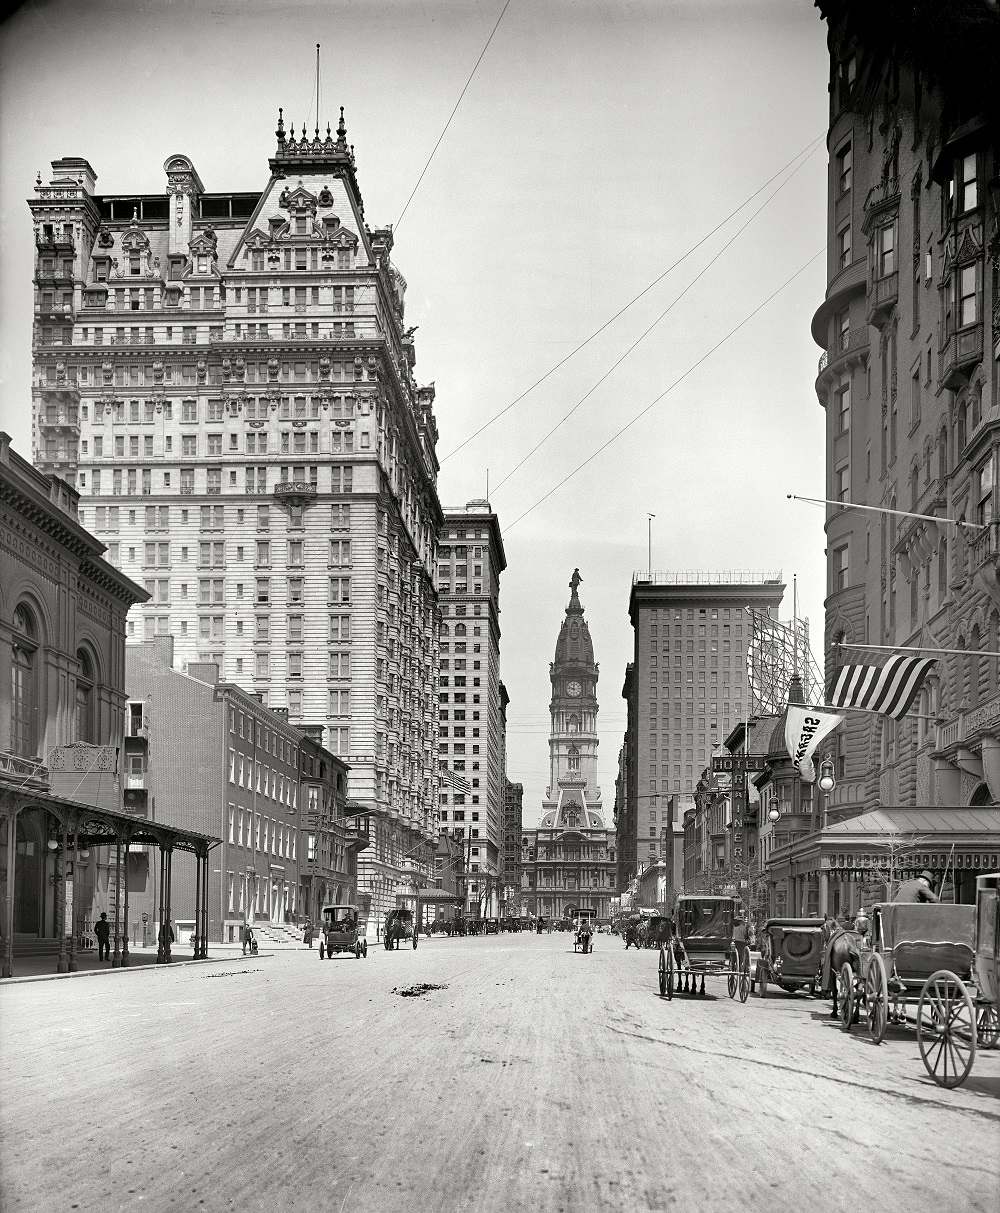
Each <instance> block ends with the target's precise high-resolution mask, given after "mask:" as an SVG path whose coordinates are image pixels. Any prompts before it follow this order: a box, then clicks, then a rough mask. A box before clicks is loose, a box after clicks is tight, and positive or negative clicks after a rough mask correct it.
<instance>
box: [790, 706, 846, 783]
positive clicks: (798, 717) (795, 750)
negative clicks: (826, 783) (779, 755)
mask: <svg viewBox="0 0 1000 1213" xmlns="http://www.w3.org/2000/svg"><path fill="white" fill-rule="evenodd" d="M843 719H844V718H843V716H839V715H838V714H837V713H836V712H819V711H817V710H816V709H815V708H809V707H806V706H805V705H804V704H801V703H790V704H789V705H788V707H787V708H786V709H785V745H786V746H787V747H788V753H789V756H790V757H791V760H792V766H793V767H795V769H796V771H798V773H799V777H800V778H801V779H802V780H804V781H805V782H806V783H812V782H813V780H814V779H815V778H816V767H815V764H814V763H813V760H812V756H813V754H814V753H815V752H816V747H817V746H818V745H819V743H820V742H821V741H822V740H823V738H824V737H826V736H827V734H829V733H832V732H833V730H834V729H835V728H836V727H837V726H838V725H839V724H840V723H841V721H842V720H843Z"/></svg>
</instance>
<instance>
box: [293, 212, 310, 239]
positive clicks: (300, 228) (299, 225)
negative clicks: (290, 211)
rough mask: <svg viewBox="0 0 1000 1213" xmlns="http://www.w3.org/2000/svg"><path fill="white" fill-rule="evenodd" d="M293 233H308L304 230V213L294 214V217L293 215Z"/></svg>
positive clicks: (299, 234) (297, 234)
mask: <svg viewBox="0 0 1000 1213" xmlns="http://www.w3.org/2000/svg"><path fill="white" fill-rule="evenodd" d="M295 234H296V236H305V235H307V234H308V233H307V230H306V217H305V215H296V217H295Z"/></svg>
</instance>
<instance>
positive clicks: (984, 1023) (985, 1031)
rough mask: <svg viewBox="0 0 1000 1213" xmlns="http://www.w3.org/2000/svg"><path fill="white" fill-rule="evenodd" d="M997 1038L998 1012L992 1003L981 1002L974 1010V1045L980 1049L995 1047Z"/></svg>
mask: <svg viewBox="0 0 1000 1213" xmlns="http://www.w3.org/2000/svg"><path fill="white" fill-rule="evenodd" d="M998 1039H1000V1014H998V1013H997V1008H996V1005H995V1004H994V1003H991V1002H987V1003H982V1004H980V1006H979V1008H978V1010H977V1011H976V1045H977V1046H978V1047H979V1048H980V1049H995V1048H996V1047H997V1040H998Z"/></svg>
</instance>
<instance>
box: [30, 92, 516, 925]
mask: <svg viewBox="0 0 1000 1213" xmlns="http://www.w3.org/2000/svg"><path fill="white" fill-rule="evenodd" d="M268 165H269V172H268V174H267V177H266V180H265V182H264V183H263V185H262V188H261V189H260V190H258V191H255V192H247V193H233V192H221V193H216V192H211V191H209V190H207V189H206V188H205V186H204V184H203V182H202V180H201V177H200V176H199V174H198V172H197V171H196V170H195V167H194V165H193V164H192V163H191V161H190V160H189V159H188V158H187V157H185V156H183V155H172V156H170V157H169V158H168V159H167V160H166V162H165V164H164V175H165V182H164V190H163V192H162V193H160V194H151V195H150V194H144V195H136V194H128V195H101V194H98V193H97V191H96V183H97V175H96V173H95V172H94V170H93V169H92V168H91V166H90V165H89V164H88V163H87V161H86V160H83V159H80V158H67V159H64V160H60V161H56V162H55V163H54V164H53V166H52V178H51V181H50V182H49V184H47V185H43V184H42V182H41V180H39V181H38V183H37V185H36V188H35V196H34V198H33V199H32V200H31V201H30V203H29V205H30V207H31V211H32V217H33V220H34V229H35V241H36V249H37V259H36V279H35V286H36V293H35V319H36V325H35V332H34V344H33V355H34V372H33V394H32V407H33V441H34V457H35V460H36V463H37V464H38V466H39V467H41V468H43V469H44V470H46V471H50V472H57V473H58V474H59V475H60V476H62V477H64V478H65V479H67V480H68V481H69V482H70V483H74V484H75V486H76V488H77V489H78V491H79V493H80V496H81V500H82V505H81V509H80V515H81V520H82V521H83V522H84V523H85V525H86V526H87V527H88V528H89V529H90V530H92V531H93V532H95V533H96V534H97V535H98V536H99V537H100V538H101V539H102V541H103V542H105V543H106V544H107V546H108V558H109V560H110V562H111V563H112V564H114V565H115V566H117V567H118V568H120V569H121V570H122V571H123V572H125V573H127V574H128V575H129V576H131V577H133V578H135V580H136V581H138V582H140V583H141V584H143V585H144V587H145V588H146V590H147V592H148V594H149V602H148V603H146V604H145V605H143V606H138V607H136V608H134V609H133V610H132V611H131V612H130V614H129V620H128V630H129V636H130V637H132V638H133V639H151V638H153V637H155V636H160V635H167V634H169V635H172V636H173V637H174V640H175V649H176V656H177V660H178V663H179V665H180V666H182V667H183V665H184V664H185V663H187V662H215V663H217V664H218V666H219V672H220V679H222V680H223V681H228V682H233V683H236V684H238V685H239V686H241V687H243V688H244V689H245V690H246V691H248V692H251V693H254V694H257V695H260V696H261V697H262V700H263V703H264V705H265V706H267V707H269V708H272V709H284V710H286V711H287V713H288V717H289V720H290V721H291V722H292V723H293V724H298V723H300V722H303V721H304V722H309V723H314V722H320V723H322V724H323V727H324V738H323V741H324V744H325V745H326V747H327V748H328V749H329V750H330V751H331V752H332V753H334V754H336V755H339V756H340V757H341V758H343V759H344V760H345V761H347V762H348V763H349V765H350V784H349V797H350V807H351V811H354V812H356V813H359V814H364V815H365V816H366V818H367V822H368V830H369V833H370V836H371V842H372V845H371V846H370V847H369V848H368V849H367V850H366V851H365V852H364V853H363V854H362V856H361V858H360V863H359V872H358V885H359V891H360V892H361V893H362V894H365V893H367V894H369V895H370V896H371V898H372V909H373V911H374V915H373V920H372V921H373V923H374V917H375V916H377V915H378V914H380V913H381V912H382V911H384V910H385V909H387V908H389V907H390V906H392V905H394V904H395V898H396V896H397V894H398V893H399V892H400V891H401V890H404V891H405V890H409V891H411V892H412V891H414V890H415V888H416V886H417V884H419V883H420V882H421V881H422V880H423V879H425V878H426V876H427V874H428V872H429V871H430V867H429V860H430V858H431V854H432V852H431V848H432V847H433V846H434V845H435V844H436V840H437V821H438V796H439V779H438V737H437V693H438V692H437V670H438V633H439V614H438V607H437V597H436V594H435V592H434V571H435V570H434V561H435V555H436V549H437V540H438V533H439V529H440V526H441V523H442V513H441V508H440V505H439V502H438V497H437V490H436V481H437V473H438V462H437V456H436V454H435V446H436V442H437V426H436V422H435V419H434V411H433V405H434V388H433V385H431V386H428V387H419V386H418V385H417V382H416V380H415V378H414V366H415V363H416V350H415V345H414V340H413V330H412V329H408V328H407V327H406V326H405V322H404V297H405V292H406V283H405V281H404V279H403V277H402V275H401V274H400V273H399V270H398V269H397V268H396V267H395V265H394V264H393V261H392V259H391V254H392V247H393V235H392V231H391V229H389V228H374V229H373V228H372V227H370V226H369V225H368V223H367V222H366V221H365V212H364V205H363V202H362V198H361V192H360V189H359V186H358V179H357V174H356V168H355V160H354V154H353V151H352V149H351V148H350V146H349V145H348V142H347V131H346V127H345V124H344V121H343V113H341V120H340V124H339V126H338V127H337V130H336V131H335V132H331V131H330V129H329V127H328V128H327V131H326V134H325V136H323V135H321V134H320V132H319V130H318V129H317V131H316V132H315V135H314V136H309V135H307V134H306V132H305V130H303V131H302V132H301V134H300V135H299V136H298V137H296V135H295V131H294V128H293V130H292V131H291V133H290V134H288V133H286V131H285V128H284V123H283V122H282V121H281V120H280V118H279V121H278V127H277V131H276V146H275V150H274V154H273V156H272V157H271V158H270V160H269V162H268ZM496 809H497V812H499V791H498V792H497V799H496ZM373 929H374V926H373Z"/></svg>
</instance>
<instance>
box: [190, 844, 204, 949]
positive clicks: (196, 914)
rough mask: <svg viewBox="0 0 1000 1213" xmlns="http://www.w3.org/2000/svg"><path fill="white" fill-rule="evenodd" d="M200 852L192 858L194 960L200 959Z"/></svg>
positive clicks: (192, 947)
mask: <svg viewBox="0 0 1000 1213" xmlns="http://www.w3.org/2000/svg"><path fill="white" fill-rule="evenodd" d="M201 881H202V875H201V853H200V852H196V853H195V858H194V933H193V936H192V939H191V956H192V958H193V959H194V960H200V959H201Z"/></svg>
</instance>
